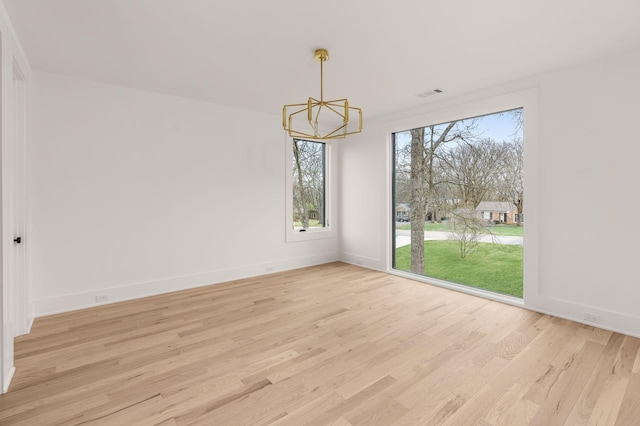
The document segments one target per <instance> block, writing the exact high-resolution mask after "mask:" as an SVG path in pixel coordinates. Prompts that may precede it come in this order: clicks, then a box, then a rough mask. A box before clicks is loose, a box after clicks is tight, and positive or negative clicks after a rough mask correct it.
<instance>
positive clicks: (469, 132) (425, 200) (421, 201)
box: [410, 119, 476, 274]
mask: <svg viewBox="0 0 640 426" xmlns="http://www.w3.org/2000/svg"><path fill="white" fill-rule="evenodd" d="M475 127H476V122H475V120H473V119H471V120H465V121H463V122H460V121H452V122H450V123H445V124H442V125H433V126H427V127H421V128H417V129H412V130H410V133H411V145H410V149H411V162H410V170H411V172H410V178H411V202H410V208H411V213H410V218H411V219H410V220H411V272H414V273H417V274H424V222H425V219H426V213H427V208H428V206H429V203H430V202H431V200H432V199H433V198H434V191H435V187H436V182H435V178H434V177H435V170H434V165H435V164H437V162H436V161H435V158H436V155H437V152H438V151H439V150H440V148H441V146H442V145H444V144H446V143H449V142H453V141H465V140H472V139H474V138H475V134H474V130H475ZM434 214H435V212H432V217H433V216H434Z"/></svg>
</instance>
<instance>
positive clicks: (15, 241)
mask: <svg viewBox="0 0 640 426" xmlns="http://www.w3.org/2000/svg"><path fill="white" fill-rule="evenodd" d="M13 242H14V243H16V244H20V243H21V242H22V237H16V238H14V239H13Z"/></svg>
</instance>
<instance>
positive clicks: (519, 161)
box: [499, 138, 524, 226]
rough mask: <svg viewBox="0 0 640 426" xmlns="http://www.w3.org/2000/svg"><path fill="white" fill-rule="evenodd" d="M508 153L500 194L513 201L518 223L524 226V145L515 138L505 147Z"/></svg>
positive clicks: (506, 154)
mask: <svg viewBox="0 0 640 426" xmlns="http://www.w3.org/2000/svg"><path fill="white" fill-rule="evenodd" d="M505 147H506V153H505V155H504V157H503V164H502V167H501V170H502V176H501V179H500V185H499V193H500V197H501V198H502V199H504V200H509V201H511V202H512V203H513V204H514V205H515V206H516V209H517V211H518V215H517V216H516V223H517V225H518V226H522V217H523V213H524V175H523V173H524V143H523V142H522V139H519V138H514V139H513V140H512V141H511V142H509V143H507V144H506V145H505Z"/></svg>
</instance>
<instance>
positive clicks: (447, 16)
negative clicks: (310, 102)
mask: <svg viewBox="0 0 640 426" xmlns="http://www.w3.org/2000/svg"><path fill="white" fill-rule="evenodd" d="M2 2H3V3H4V4H5V6H6V9H7V11H8V13H9V16H10V18H11V21H12V22H13V25H14V27H15V29H16V32H17V33H18V37H19V38H20V41H21V43H22V45H23V47H24V49H25V51H26V54H27V57H28V59H29V62H30V64H31V67H32V68H33V69H34V70H41V71H49V72H53V73H60V74H66V75H70V76H75V77H80V78H86V79H90V80H96V81H101V82H105V83H112V84H117V85H122V86H127V87H131V88H137V89H143V90H150V91H154V92H160V93H166V94H170V95H175V96H180V97H186V98H192V99H199V100H203V101H209V102H214V103H219V104H224V105H230V106H236V107H241V108H246V109H250V110H256V111H263V112H270V113H274V114H280V112H281V109H282V105H283V104H288V103H298V102H305V101H306V99H307V98H308V97H309V96H313V97H319V90H320V89H319V63H318V62H317V61H315V60H314V59H313V51H314V50H315V49H316V48H321V47H322V48H326V49H328V50H329V53H330V57H331V58H330V60H329V61H328V62H326V63H325V65H324V83H325V84H324V95H325V98H326V99H335V98H343V97H348V98H349V102H350V104H351V105H353V106H356V107H361V108H362V109H363V111H364V114H365V119H366V117H373V116H379V115H382V114H386V113H389V112H394V111H398V110H402V109H405V108H411V107H414V106H417V105H420V104H424V103H426V102H431V101H433V100H435V99H442V98H443V97H448V96H453V95H455V94H460V93H464V92H469V91H473V90H477V89H480V88H484V87H488V86H492V85H495V84H499V83H502V82H505V81H510V80H516V79H519V78H523V77H527V76H530V75H534V74H538V73H541V72H545V71H549V70H553V69H558V68H561V67H564V66H567V65H571V64H574V63H579V62H582V61H586V60H589V59H594V58H598V57H604V56H607V55H611V54H615V53H617V52H624V51H631V50H634V49H638V48H640V24H638V22H639V20H640V1H638V0H615V1H609V2H602V1H585V0H562V1H558V0H537V1H531V0H487V1H478V0H439V1H436V0H323V1H309V0H270V1H265V0H2ZM433 89H441V90H443V93H442V94H439V95H434V96H429V97H427V98H423V97H419V96H417V95H418V94H419V93H422V92H426V91H431V90H433ZM585 90H589V88H585Z"/></svg>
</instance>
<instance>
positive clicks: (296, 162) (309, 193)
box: [287, 138, 334, 241]
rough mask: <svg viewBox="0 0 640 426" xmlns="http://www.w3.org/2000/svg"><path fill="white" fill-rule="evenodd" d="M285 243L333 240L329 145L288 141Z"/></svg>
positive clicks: (326, 143) (297, 140)
mask: <svg viewBox="0 0 640 426" xmlns="http://www.w3.org/2000/svg"><path fill="white" fill-rule="evenodd" d="M287 151H288V154H287V157H288V158H287V163H288V169H289V170H288V171H287V178H288V184H287V192H288V194H287V216H288V219H287V241H299V240H306V239H313V238H327V237H332V236H334V233H333V232H331V231H332V229H331V226H330V225H331V222H330V208H329V207H330V204H331V203H330V202H329V200H330V197H329V192H330V191H329V186H330V185H329V182H330V179H329V174H330V172H329V170H330V169H329V158H330V146H329V143H328V142H319V141H314V140H307V139H295V138H294V139H289V143H288V149H287Z"/></svg>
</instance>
